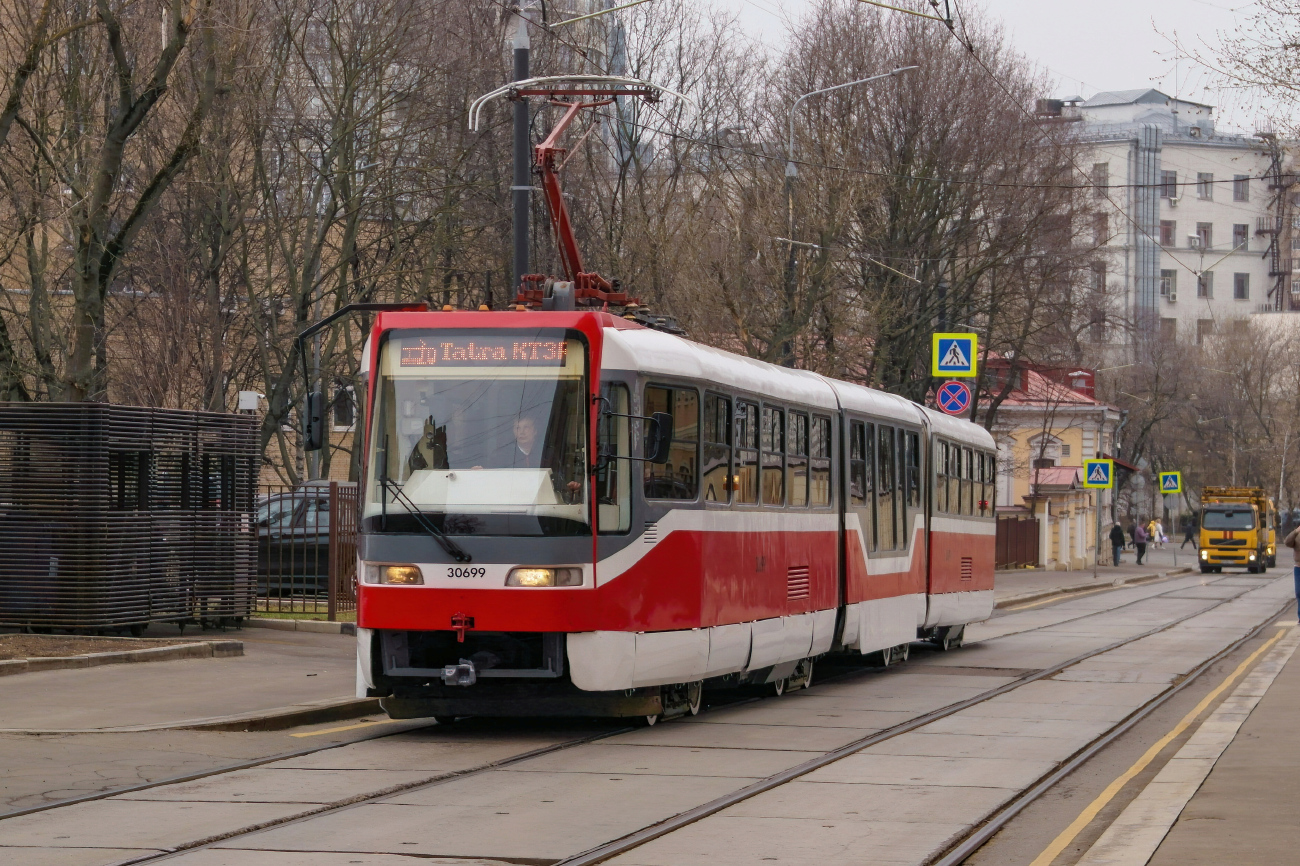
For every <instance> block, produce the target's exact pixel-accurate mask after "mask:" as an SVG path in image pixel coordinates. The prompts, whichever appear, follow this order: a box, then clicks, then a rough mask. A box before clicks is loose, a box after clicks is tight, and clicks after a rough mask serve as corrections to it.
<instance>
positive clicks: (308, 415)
mask: <svg viewBox="0 0 1300 866" xmlns="http://www.w3.org/2000/svg"><path fill="white" fill-rule="evenodd" d="M302 447H303V450H304V451H319V450H321V448H323V447H325V395H324V394H322V393H321V392H320V391H312V392H311V393H309V394H308V395H307V411H306V412H305V413H304V414H303V419H302Z"/></svg>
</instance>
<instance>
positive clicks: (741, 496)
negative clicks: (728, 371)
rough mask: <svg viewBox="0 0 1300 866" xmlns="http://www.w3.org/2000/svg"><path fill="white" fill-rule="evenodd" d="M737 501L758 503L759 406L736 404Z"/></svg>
mask: <svg viewBox="0 0 1300 866" xmlns="http://www.w3.org/2000/svg"><path fill="white" fill-rule="evenodd" d="M735 435H736V476H735V479H734V481H735V488H736V501H737V502H745V503H751V504H752V503H756V502H758V406H757V405H755V404H753V403H737V404H736V434H735Z"/></svg>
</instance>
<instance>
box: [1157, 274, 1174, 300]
mask: <svg viewBox="0 0 1300 866" xmlns="http://www.w3.org/2000/svg"><path fill="white" fill-rule="evenodd" d="M1160 295H1161V297H1165V298H1169V299H1170V300H1171V301H1172V300H1173V299H1175V298H1177V297H1178V271H1161V272H1160Z"/></svg>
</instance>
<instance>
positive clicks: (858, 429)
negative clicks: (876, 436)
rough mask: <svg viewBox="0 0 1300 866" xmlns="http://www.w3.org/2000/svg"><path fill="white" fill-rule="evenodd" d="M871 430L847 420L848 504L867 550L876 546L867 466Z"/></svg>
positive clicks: (874, 522) (859, 422) (869, 455)
mask: <svg viewBox="0 0 1300 866" xmlns="http://www.w3.org/2000/svg"><path fill="white" fill-rule="evenodd" d="M873 432H874V431H873V430H872V429H871V427H870V426H869V425H867V424H863V423H862V422H861V421H851V422H849V506H850V507H851V508H854V509H856V510H857V513H858V517H859V519H860V520H861V521H862V532H863V535H864V536H865V537H864V538H863V539H862V543H863V544H864V545H866V547H867V549H868V550H874V549H875V546H876V539H875V525H876V521H875V520H874V519H873V515H872V512H871V509H872V507H873V503H872V499H873V497H872V495H871V477H870V475H868V474H867V467H868V466H869V465H870V464H871V447H870V446H871V436H872V435H873Z"/></svg>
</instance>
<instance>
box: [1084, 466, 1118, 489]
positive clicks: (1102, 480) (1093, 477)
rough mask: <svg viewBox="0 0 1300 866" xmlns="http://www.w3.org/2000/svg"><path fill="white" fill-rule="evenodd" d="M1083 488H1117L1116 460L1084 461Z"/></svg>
mask: <svg viewBox="0 0 1300 866" xmlns="http://www.w3.org/2000/svg"><path fill="white" fill-rule="evenodd" d="M1083 486H1084V487H1090V488H1093V489H1098V488H1111V487H1114V486H1115V461H1114V460H1085V461H1083Z"/></svg>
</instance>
